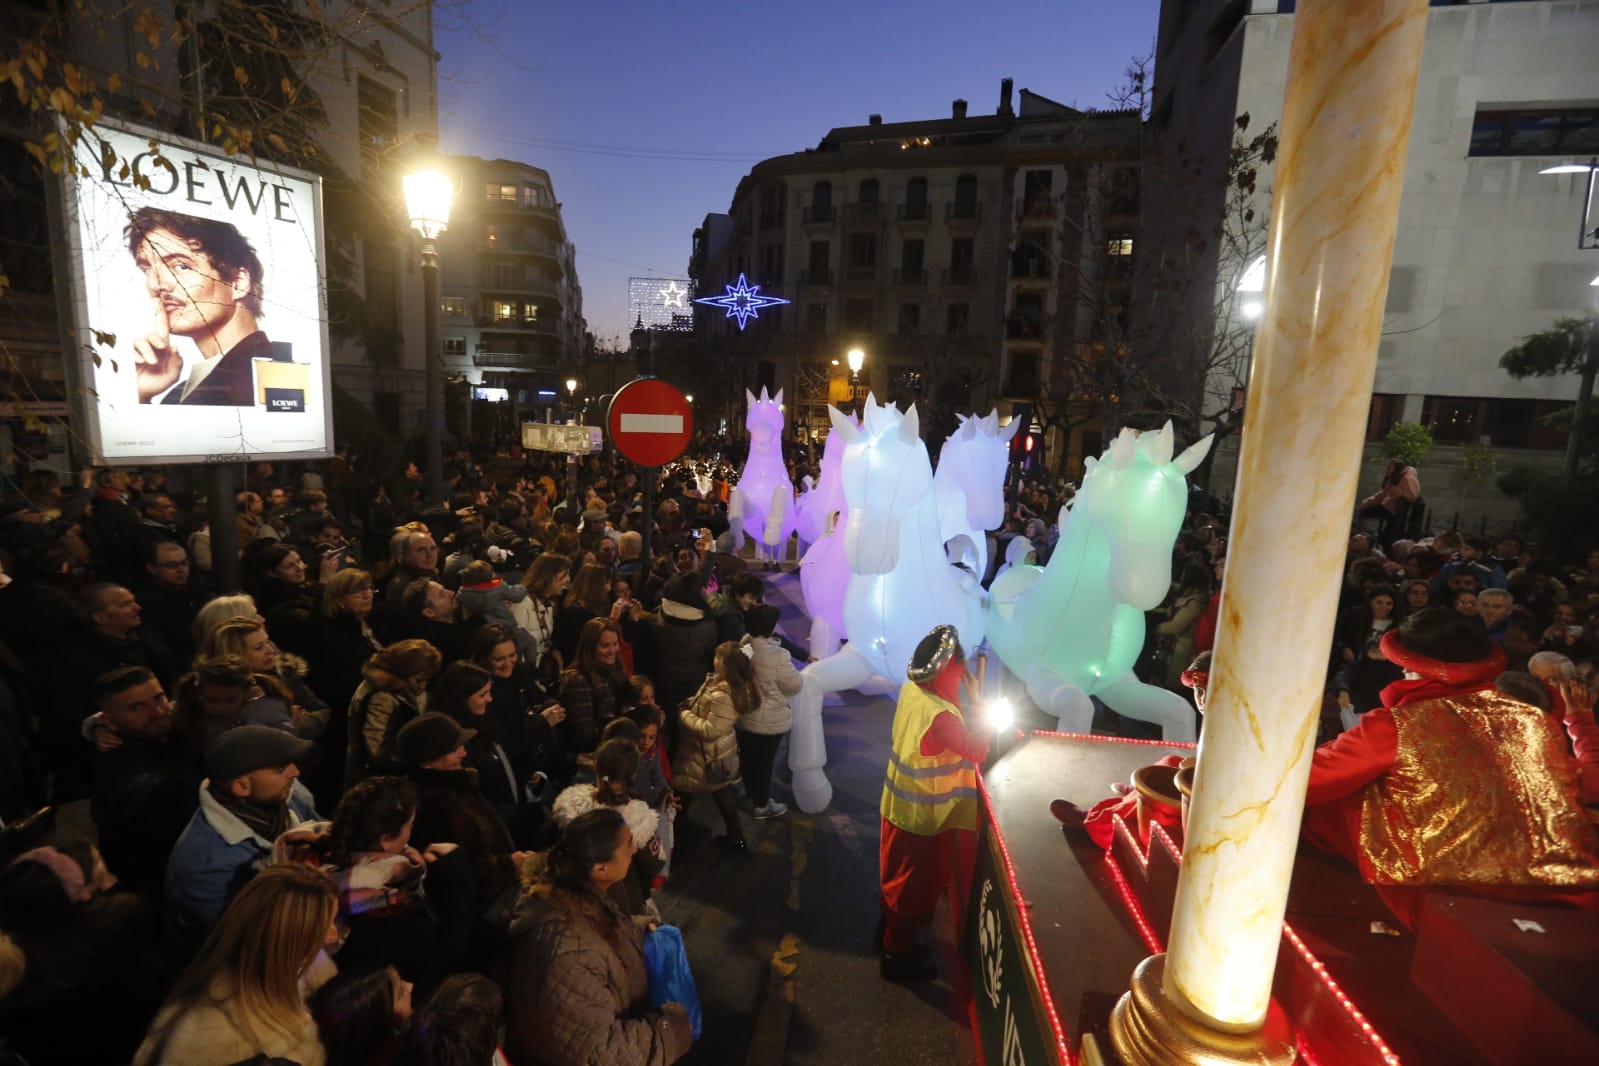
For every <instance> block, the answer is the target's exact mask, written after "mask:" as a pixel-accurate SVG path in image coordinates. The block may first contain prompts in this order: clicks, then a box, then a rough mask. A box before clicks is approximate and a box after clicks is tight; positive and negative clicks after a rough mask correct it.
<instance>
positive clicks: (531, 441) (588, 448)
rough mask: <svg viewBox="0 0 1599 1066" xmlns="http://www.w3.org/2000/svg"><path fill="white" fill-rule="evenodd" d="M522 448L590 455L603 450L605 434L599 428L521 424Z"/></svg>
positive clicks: (536, 423)
mask: <svg viewBox="0 0 1599 1066" xmlns="http://www.w3.org/2000/svg"><path fill="white" fill-rule="evenodd" d="M522 447H524V448H532V449H533V450H534V451H538V452H564V453H565V454H567V455H592V454H593V453H595V452H600V451H604V450H605V432H604V431H603V430H602V429H600V427H599V426H563V425H556V424H553V423H550V422H524V423H522Z"/></svg>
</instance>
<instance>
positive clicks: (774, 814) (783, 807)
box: [755, 800, 788, 819]
mask: <svg viewBox="0 0 1599 1066" xmlns="http://www.w3.org/2000/svg"><path fill="white" fill-rule="evenodd" d="M787 813H788V806H787V804H783V803H779V802H777V801H776V800H770V801H768V802H767V804H766V806H764V807H757V808H755V817H757V818H763V819H764V818H781V817H783V815H785V814H787Z"/></svg>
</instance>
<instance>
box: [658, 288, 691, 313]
mask: <svg viewBox="0 0 1599 1066" xmlns="http://www.w3.org/2000/svg"><path fill="white" fill-rule="evenodd" d="M660 294H661V306H662V307H681V308H683V310H685V311H687V310H688V305H687V304H685V303H684V302H683V297H685V296H687V295H688V290H687V289H680V288H678V287H677V282H675V281H669V282H667V283H666V288H664V289H661V290H660Z"/></svg>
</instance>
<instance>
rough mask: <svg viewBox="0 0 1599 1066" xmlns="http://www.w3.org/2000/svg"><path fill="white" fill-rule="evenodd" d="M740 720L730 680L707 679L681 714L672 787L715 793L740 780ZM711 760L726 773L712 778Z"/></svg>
mask: <svg viewBox="0 0 1599 1066" xmlns="http://www.w3.org/2000/svg"><path fill="white" fill-rule="evenodd" d="M737 721H738V712H737V711H735V710H734V709H733V697H732V695H731V694H730V693H729V692H728V691H727V683H726V682H725V681H722V680H719V679H718V678H716V677H714V676H712V677H710V678H707V679H706V681H705V684H703V685H701V686H700V690H699V692H698V693H697V694H695V696H694V701H693V702H692V703H691V704H690V705H689V706H687V707H685V708H684V709H683V713H682V714H680V715H679V716H678V726H679V728H680V729H681V732H682V738H681V739H680V740H679V741H678V744H677V757H676V758H675V759H673V760H672V785H673V787H675V788H676V789H677V790H678V791H679V792H716V791H719V790H721V789H724V788H726V787H727V786H728V785H731V784H732V783H733V782H734V781H737V780H738V736H737V735H736V733H735V732H734V727H735V723H736V722H737ZM710 763H720V764H722V765H723V766H725V767H726V770H727V772H726V774H725V775H718V777H719V778H721V779H719V780H716V781H712V780H709V779H708V777H707V774H706V766H707V765H708V764H710Z"/></svg>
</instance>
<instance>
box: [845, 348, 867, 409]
mask: <svg viewBox="0 0 1599 1066" xmlns="http://www.w3.org/2000/svg"><path fill="white" fill-rule="evenodd" d="M844 360H845V362H847V363H849V400H850V403H852V404H856V405H859V404H860V402H861V399H860V395H859V393H860V383H861V367H862V366H863V365H865V363H866V353H865V352H863V351H861V350H860V349H859V348H851V349H850V350H849V351H848V352H846V353H845V354H844Z"/></svg>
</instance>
